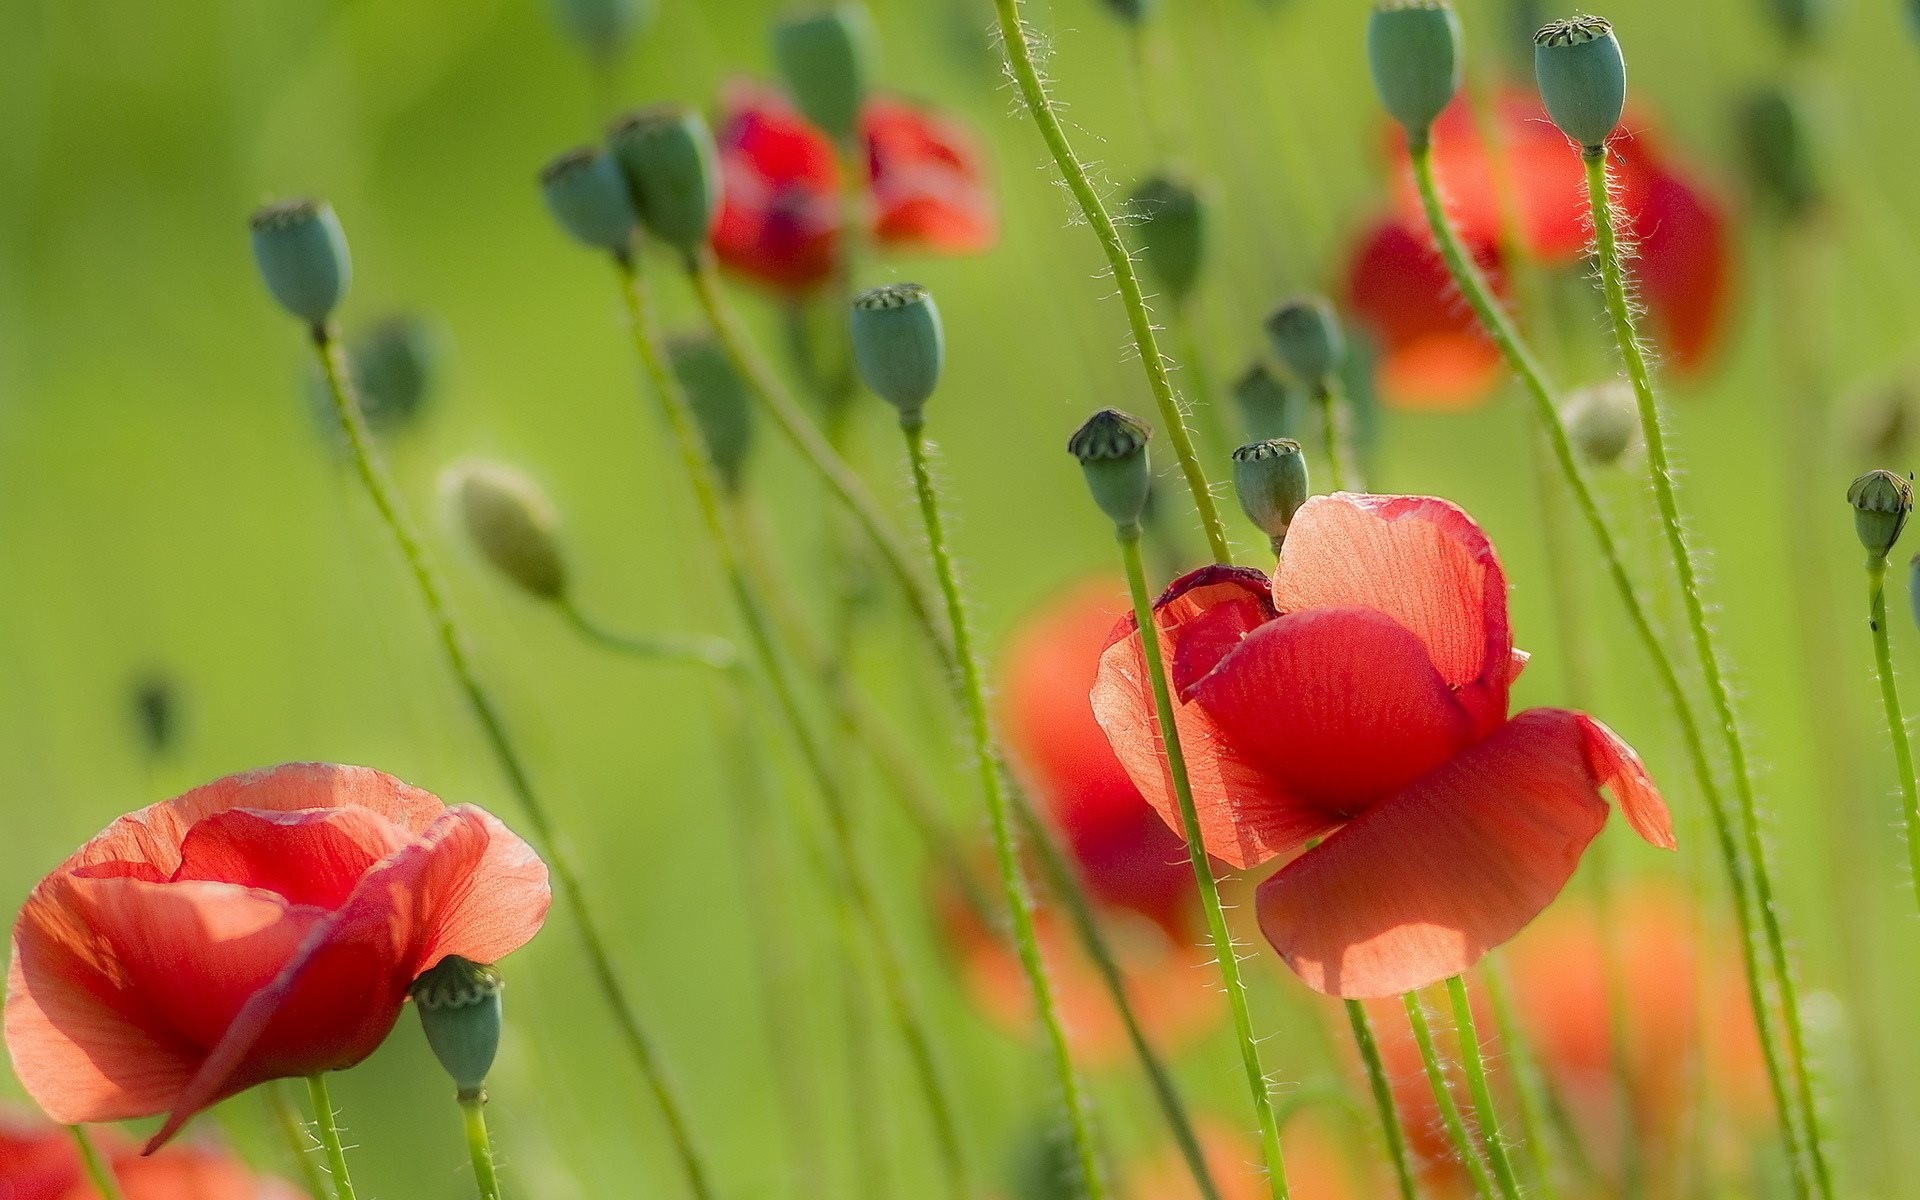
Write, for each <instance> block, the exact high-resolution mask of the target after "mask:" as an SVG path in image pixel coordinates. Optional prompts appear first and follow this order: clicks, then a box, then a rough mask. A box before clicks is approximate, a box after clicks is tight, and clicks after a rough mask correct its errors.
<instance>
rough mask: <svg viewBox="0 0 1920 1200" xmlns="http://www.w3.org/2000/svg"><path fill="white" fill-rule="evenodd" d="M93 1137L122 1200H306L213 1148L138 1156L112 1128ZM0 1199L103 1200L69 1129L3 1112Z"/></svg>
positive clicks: (172, 1148) (0, 1117) (177, 1149)
mask: <svg viewBox="0 0 1920 1200" xmlns="http://www.w3.org/2000/svg"><path fill="white" fill-rule="evenodd" d="M93 1137H94V1145H95V1146H97V1147H99V1149H100V1151H101V1154H102V1155H103V1156H104V1157H105V1158H106V1159H107V1160H108V1162H109V1163H110V1164H111V1165H112V1167H113V1174H114V1178H115V1180H116V1181H117V1182H118V1183H119V1184H120V1191H121V1194H122V1196H123V1197H124V1198H125V1200H304V1197H303V1195H302V1193H301V1192H299V1191H298V1190H297V1189H295V1188H293V1187H292V1186H290V1185H288V1184H286V1183H283V1182H282V1181H280V1180H278V1179H271V1178H263V1177H261V1176H257V1175H254V1174H253V1173H252V1172H251V1171H249V1170H247V1168H246V1166H245V1164H243V1163H241V1162H240V1161H239V1160H238V1159H237V1158H235V1157H234V1156H233V1155H231V1154H227V1153H225V1152H224V1151H221V1150H216V1149H214V1148H212V1147H209V1146H169V1147H168V1148H167V1149H165V1150H162V1151H160V1152H159V1153H158V1154H155V1155H153V1156H151V1157H148V1158H141V1157H139V1156H138V1155H137V1154H135V1153H134V1148H133V1146H132V1145H130V1144H129V1143H127V1142H126V1141H125V1140H124V1139H122V1138H120V1137H118V1136H117V1135H115V1134H113V1133H112V1132H111V1131H108V1130H97V1131H95V1132H94V1135H93ZM0 1200H99V1193H98V1192H96V1191H95V1190H94V1188H93V1185H92V1184H91V1183H89V1182H88V1181H87V1178H86V1172H85V1169H84V1168H83V1167H82V1166H81V1163H80V1154H79V1151H78V1150H76V1149H75V1148H74V1144H73V1138H72V1137H71V1136H70V1135H69V1134H68V1133H67V1131H66V1130H65V1129H62V1128H60V1127H59V1126H57V1125H52V1124H49V1123H47V1122H44V1121H31V1120H26V1119H14V1118H10V1117H8V1116H7V1115H6V1114H4V1113H0Z"/></svg>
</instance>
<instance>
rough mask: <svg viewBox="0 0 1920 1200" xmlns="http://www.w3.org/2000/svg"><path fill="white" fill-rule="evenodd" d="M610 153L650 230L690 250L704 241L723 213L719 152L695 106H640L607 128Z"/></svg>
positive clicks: (666, 240) (674, 245) (667, 242)
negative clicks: (624, 177) (617, 164)
mask: <svg viewBox="0 0 1920 1200" xmlns="http://www.w3.org/2000/svg"><path fill="white" fill-rule="evenodd" d="M607 148H608V153H610V154H612V155H613V157H614V159H615V161H617V162H618V163H619V164H620V170H621V172H622V173H624V174H625V176H626V179H627V184H628V186H630V187H631V188H632V191H633V201H634V203H635V205H637V206H638V208H639V212H640V220H641V221H642V222H643V223H644V224H645V225H646V227H647V232H648V233H651V234H652V235H653V236H655V237H657V238H659V239H660V240H661V241H663V242H665V243H666V244H667V245H669V246H672V247H674V248H675V249H678V250H681V251H684V252H686V253H688V254H691V253H693V252H694V251H695V250H697V249H699V248H700V247H701V246H702V245H704V244H705V243H706V240H707V235H708V234H709V233H711V232H712V230H713V222H714V219H715V218H716V217H717V216H718V215H719V212H720V154H719V151H718V150H716V149H715V148H714V144H713V131H712V130H711V129H709V128H708V127H707V119H706V118H705V117H703V116H701V115H700V114H699V113H697V112H695V111H694V110H693V109H690V108H684V107H681V106H679V105H671V104H669V105H659V106H656V107H653V108H642V109H636V110H635V111H633V112H630V113H628V114H627V115H626V116H624V117H622V118H620V119H619V120H618V121H616V122H614V124H613V127H612V128H611V129H609V130H608V131H607Z"/></svg>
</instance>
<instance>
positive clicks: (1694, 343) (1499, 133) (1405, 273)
mask: <svg viewBox="0 0 1920 1200" xmlns="http://www.w3.org/2000/svg"><path fill="white" fill-rule="evenodd" d="M1489 131H1491V132H1492V135H1493V136H1492V138H1491V139H1489V137H1488V136H1487V135H1488V132H1489ZM1389 137H1390V138H1391V141H1392V147H1393V148H1392V157H1393V162H1394V171H1395V177H1396V181H1397V182H1396V190H1395V203H1394V211H1393V213H1392V214H1391V215H1390V216H1388V217H1386V218H1384V219H1382V220H1381V221H1379V222H1377V223H1376V224H1374V225H1373V226H1371V227H1370V228H1369V229H1368V230H1367V231H1366V233H1365V234H1364V235H1363V236H1362V238H1361V239H1360V242H1359V244H1358V245H1357V246H1356V247H1355V249H1354V251H1353V255H1352V257H1351V258H1350V260H1349V262H1348V267H1347V285H1346V287H1347V300H1348V304H1349V306H1350V308H1351V310H1352V312H1353V313H1354V316H1355V319H1356V320H1357V321H1359V322H1360V324H1362V325H1364V326H1365V327H1366V328H1367V329H1368V330H1370V331H1371V332H1372V334H1373V336H1374V337H1375V338H1376V339H1377V340H1378V342H1379V343H1380V346H1381V354H1382V363H1381V391H1382V394H1383V395H1384V396H1385V397H1386V399H1387V400H1388V402H1389V403H1392V404H1396V405H1399V406H1401V407H1411V408H1460V407H1467V406H1471V405H1473V404H1475V403H1478V402H1479V401H1480V400H1481V399H1482V398H1483V397H1484V396H1485V394H1486V393H1487V391H1488V390H1490V389H1491V388H1492V386H1493V385H1494V383H1496V382H1497V381H1498V379H1499V377H1500V356H1499V354H1498V353H1497V352H1496V351H1495V350H1494V348H1493V346H1492V344H1491V343H1489V342H1488V341H1487V340H1486V338H1485V336H1484V335H1483V334H1481V333H1480V330H1479V327H1478V325H1477V324H1476V323H1475V321H1474V319H1473V314H1472V313H1471V312H1470V311H1469V310H1468V309H1467V306H1466V303H1465V301H1463V300H1462V299H1460V296H1459V294H1458V291H1457V289H1456V288H1455V287H1454V286H1453V283H1452V280H1451V279H1450V277H1449V276H1448V274H1447V271H1446V267H1445V265H1444V264H1442V263H1441V261H1440V259H1439V256H1438V254H1436V253H1435V252H1434V250H1433V249H1432V242H1431V239H1430V238H1429V236H1428V234H1427V229H1426V220H1425V218H1424V216H1423V214H1422V211H1421V207H1420V198H1419V195H1418V193H1417V192H1416V191H1415V189H1414V185H1413V178H1412V171H1411V169H1410V167H1409V166H1408V164H1407V156H1406V142H1405V137H1404V134H1402V133H1401V132H1400V130H1399V127H1398V126H1397V125H1396V126H1394V127H1393V130H1392V132H1391V133H1390V134H1389ZM1610 146H1611V149H1612V151H1613V155H1614V163H1613V176H1614V181H1615V200H1616V202H1617V203H1618V205H1619V207H1620V209H1621V211H1622V212H1624V213H1625V214H1626V217H1627V224H1626V229H1627V233H1628V234H1629V235H1630V237H1631V238H1632V240H1633V242H1634V243H1635V244H1636V245H1637V246H1638V254H1639V257H1638V261H1637V262H1636V263H1635V274H1636V277H1637V278H1638V280H1639V285H1640V291H1641V296H1642V298H1643V299H1644V300H1645V301H1646V306H1647V315H1648V319H1649V322H1650V324H1651V332H1652V335H1653V339H1654V342H1655V343H1656V344H1657V345H1658V346H1659V347H1660V348H1661V349H1662V350H1664V351H1665V352H1666V355H1667V358H1668V361H1670V362H1671V363H1672V364H1673V365H1674V366H1675V367H1677V368H1679V369H1680V370H1682V371H1689V370H1696V369H1698V368H1700V367H1701V366H1703V365H1704V364H1705V362H1706V361H1707V359H1708V357H1709V356H1710V354H1711V352H1712V349H1713V346H1714V344H1715V341H1716V339H1717V337H1718V335H1719V333H1720V332H1721V330H1722V329H1723V328H1724V327H1725V324H1726V320H1725V318H1726V315H1727V308H1728V301H1729V300H1730V298H1731V295H1732V288H1731V280H1730V276H1731V257H1732V253H1733V247H1732V237H1731V234H1730V232H1729V231H1728V229H1727V217H1726V213H1725V211H1724V209H1723V207H1722V205H1721V204H1720V202H1719V201H1718V200H1717V199H1715V198H1714V197H1713V196H1712V195H1711V194H1710V193H1709V192H1708V191H1707V190H1706V189H1705V188H1704V187H1703V186H1702V185H1701V184H1700V183H1698V182H1697V181H1696V180H1695V179H1694V178H1693V177H1692V176H1691V175H1690V174H1689V173H1688V172H1687V171H1686V170H1685V169H1684V168H1682V167H1680V166H1678V165H1676V164H1675V163H1674V162H1673V161H1672V160H1671V159H1670V158H1669V157H1668V156H1667V155H1666V154H1665V153H1664V152H1663V150H1662V148H1661V147H1660V145H1659V142H1658V140H1657V139H1656V138H1655V136H1654V135H1653V134H1652V133H1651V132H1649V131H1648V129H1647V128H1646V126H1645V121H1644V119H1643V118H1638V117H1635V116H1634V115H1632V114H1629V120H1628V124H1627V126H1626V127H1625V129H1624V131H1623V132H1622V133H1620V134H1619V135H1618V136H1616V137H1615V138H1614V140H1613V141H1612V143H1610ZM1433 150H1434V162H1435V166H1436V169H1437V172H1438V174H1439V177H1440V182H1441V187H1442V189H1443V191H1444V194H1445V200H1446V206H1447V211H1448V213H1449V215H1451V216H1452V218H1453V221H1454V225H1455V228H1456V229H1458V230H1459V233H1460V237H1461V240H1462V241H1463V242H1464V243H1465V244H1466V245H1467V246H1468V248H1469V249H1470V250H1471V251H1472V252H1473V254H1474V255H1475V256H1476V258H1477V259H1478V260H1479V262H1480V265H1481V266H1482V267H1483V268H1484V269H1485V270H1486V271H1487V273H1488V275H1489V278H1490V280H1491V281H1492V282H1493V283H1494V285H1495V286H1496V288H1499V287H1504V284H1505V279H1504V271H1505V268H1506V266H1507V264H1505V263H1504V262H1503V261H1502V260H1501V251H1502V249H1503V247H1505V244H1506V234H1507V231H1508V222H1509V219H1511V223H1512V234H1513V236H1514V238H1515V239H1516V241H1517V243H1518V245H1517V247H1515V248H1517V249H1520V250H1522V251H1524V252H1525V253H1526V254H1527V255H1528V256H1529V257H1530V258H1532V259H1533V260H1534V261H1536V262H1539V263H1542V264H1544V265H1547V266H1563V265H1566V264H1569V263H1573V262H1577V261H1578V260H1579V259H1580V256H1581V255H1582V254H1583V253H1584V251H1585V249H1586V246H1587V241H1588V238H1589V235H1590V233H1591V226H1590V223H1589V221H1588V217H1587V198H1586V197H1587V193H1586V176H1585V172H1584V168H1583V167H1582V165H1581V162H1580V156H1579V155H1578V154H1577V153H1575V152H1574V151H1573V150H1572V149H1571V148H1570V147H1569V146H1568V145H1567V140H1566V138H1565V137H1564V136H1562V135H1561V133H1560V132H1559V130H1557V129H1555V128H1554V126H1553V124H1552V123H1551V122H1550V121H1549V120H1548V119H1547V116H1546V112H1545V110H1544V109H1543V108H1542V107H1541V106H1540V101H1539V98H1538V96H1536V95H1535V94H1534V93H1533V91H1532V90H1531V89H1521V88H1503V89H1502V90H1501V91H1500V92H1499V93H1498V94H1497V95H1496V96H1495V97H1494V99H1493V101H1492V103H1491V105H1490V106H1489V112H1488V113H1487V114H1486V123H1485V125H1484V126H1483V124H1482V122H1481V120H1480V118H1479V117H1477V116H1476V114H1475V112H1474V110H1473V107H1472V105H1471V104H1470V103H1469V101H1468V100H1467V98H1466V97H1465V96H1464V95H1463V96H1462V97H1460V98H1458V99H1456V100H1455V101H1454V102H1453V104H1452V105H1450V106H1449V107H1448V108H1447V110H1446V112H1444V113H1443V114H1441V117H1440V119H1439V120H1438V121H1437V122H1435V124H1434V130H1433Z"/></svg>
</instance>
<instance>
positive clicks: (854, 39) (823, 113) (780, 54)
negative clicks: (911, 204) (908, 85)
mask: <svg viewBox="0 0 1920 1200" xmlns="http://www.w3.org/2000/svg"><path fill="white" fill-rule="evenodd" d="M872 45H873V32H872V30H871V29H870V28H869V27H868V24H867V14H866V11H865V10H864V9H862V8H859V7H857V6H855V5H852V4H841V5H836V6H835V7H833V8H828V9H822V10H821V11H819V12H813V13H805V14H802V15H799V16H793V17H788V18H786V19H784V20H781V21H777V22H775V23H774V26H773V59H774V62H775V63H776V64H778V66H779V68H780V78H781V79H783V80H784V81H786V85H787V92H788V94H789V95H791V96H792V97H793V102H794V104H795V106H797V107H798V108H799V109H800V114H801V115H802V116H804V117H806V119H807V120H809V121H811V122H813V123H814V124H815V125H818V126H819V127H820V128H821V129H823V130H825V131H826V133H827V136H829V137H831V138H833V140H834V141H836V142H839V143H840V144H841V145H843V146H851V145H852V144H853V143H854V141H855V139H856V138H857V137H858V136H859V133H860V109H861V106H863V105H864V104H865V103H866V99H867V76H868V74H869V72H870V70H871V66H870V64H871V60H872V52H871V49H870V48H871V46H872Z"/></svg>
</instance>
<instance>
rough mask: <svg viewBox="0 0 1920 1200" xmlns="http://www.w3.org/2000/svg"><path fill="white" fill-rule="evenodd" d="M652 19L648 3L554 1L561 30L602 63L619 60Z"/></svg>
mask: <svg viewBox="0 0 1920 1200" xmlns="http://www.w3.org/2000/svg"><path fill="white" fill-rule="evenodd" d="M652 15H653V6H652V4H651V3H650V0H553V16H554V20H556V21H558V22H559V23H560V28H561V30H562V31H563V32H565V33H566V35H567V36H568V37H570V38H572V39H573V40H574V41H576V42H578V43H579V44H580V48H581V49H582V50H584V51H586V52H587V57H589V58H591V59H593V60H594V61H595V62H601V63H609V62H612V61H613V60H614V59H616V58H619V57H620V55H621V54H622V53H624V52H625V51H626V48H627V46H628V45H629V44H630V43H631V42H632V41H633V36H634V34H636V33H638V32H640V27H641V26H642V25H644V24H646V22H647V20H648V18H650V17H651V16H652Z"/></svg>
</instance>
